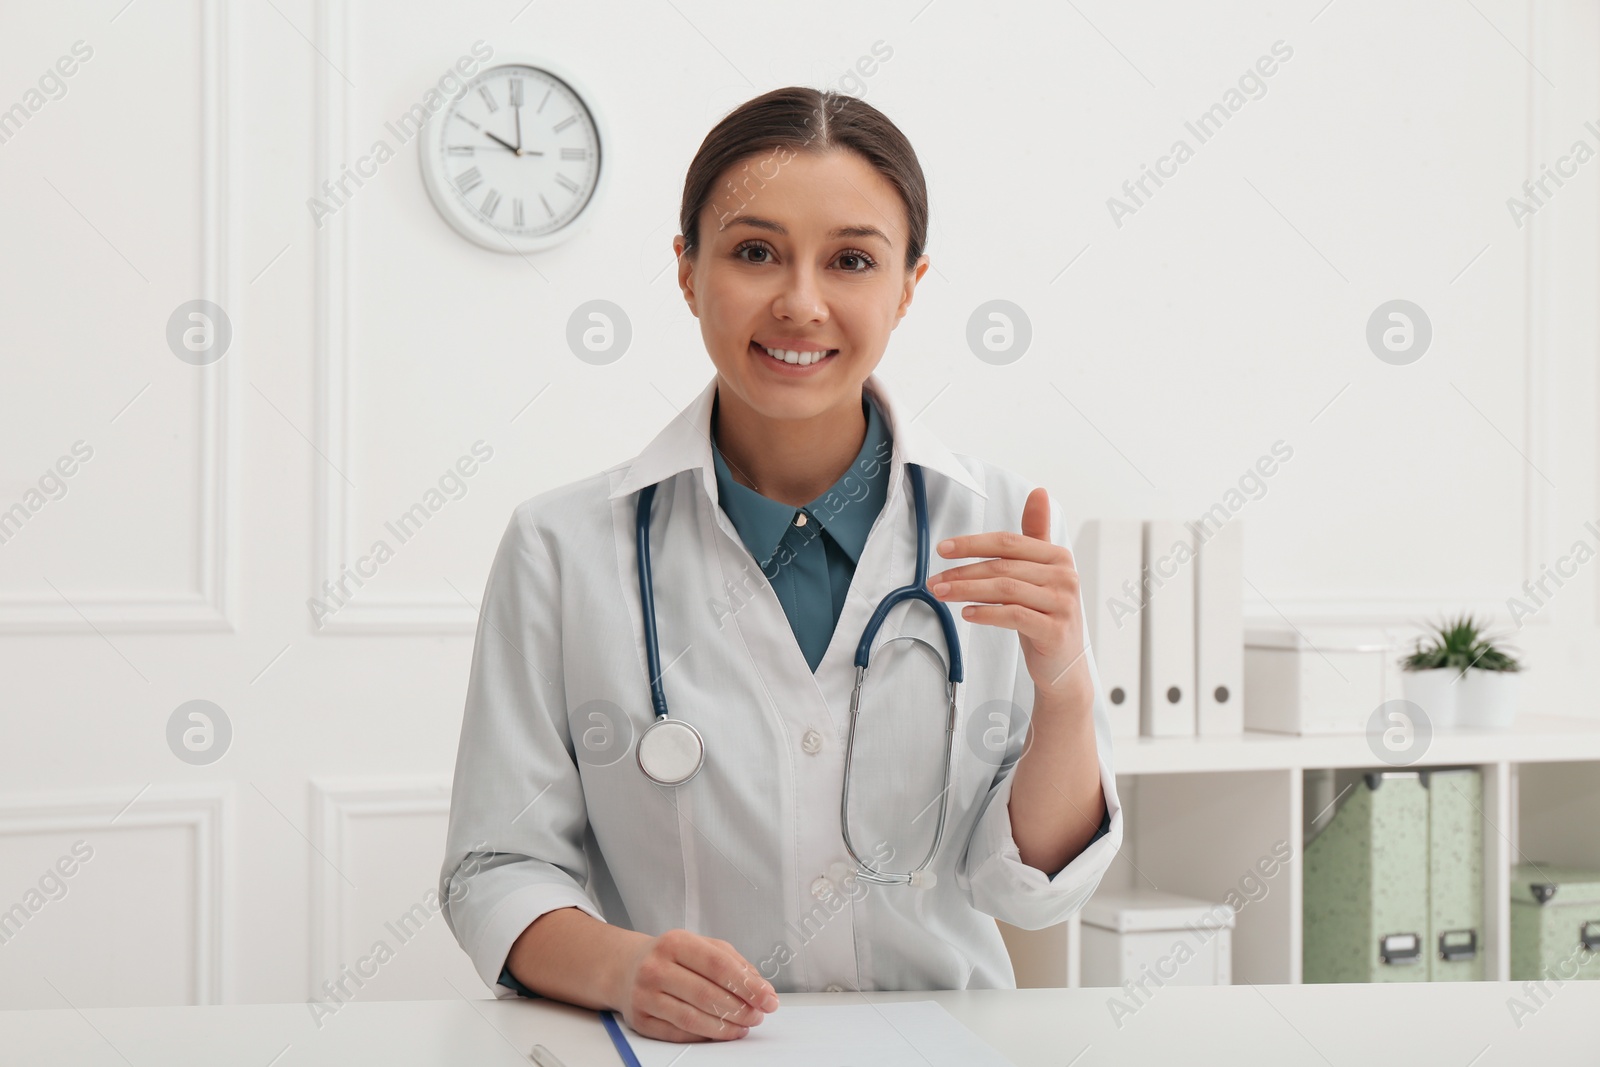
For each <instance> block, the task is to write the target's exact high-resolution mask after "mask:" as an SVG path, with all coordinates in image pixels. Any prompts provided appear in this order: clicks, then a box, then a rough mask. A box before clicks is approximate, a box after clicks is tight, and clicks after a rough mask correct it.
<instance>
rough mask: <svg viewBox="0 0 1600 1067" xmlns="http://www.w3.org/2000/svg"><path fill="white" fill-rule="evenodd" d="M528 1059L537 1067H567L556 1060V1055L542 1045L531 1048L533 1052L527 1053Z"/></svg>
mask: <svg viewBox="0 0 1600 1067" xmlns="http://www.w3.org/2000/svg"><path fill="white" fill-rule="evenodd" d="M528 1056H529V1058H530V1059H532V1060H533V1062H534V1063H537V1064H538V1065H539V1067H567V1065H566V1064H564V1063H562V1062H561V1061H560V1060H558V1059H556V1054H555V1053H554V1052H551V1051H550V1050H549V1049H547V1048H545V1047H544V1046H543V1045H535V1046H533V1051H532V1052H530V1053H528Z"/></svg>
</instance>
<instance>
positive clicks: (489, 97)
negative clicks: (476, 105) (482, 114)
mask: <svg viewBox="0 0 1600 1067" xmlns="http://www.w3.org/2000/svg"><path fill="white" fill-rule="evenodd" d="M478 95H479V96H481V97H483V103H484V106H485V107H487V108H488V109H489V112H490V113H491V114H493V113H494V112H496V111H499V110H500V105H499V104H497V103H495V100H494V95H493V94H492V93H490V92H489V87H488V86H487V85H480V86H478Z"/></svg>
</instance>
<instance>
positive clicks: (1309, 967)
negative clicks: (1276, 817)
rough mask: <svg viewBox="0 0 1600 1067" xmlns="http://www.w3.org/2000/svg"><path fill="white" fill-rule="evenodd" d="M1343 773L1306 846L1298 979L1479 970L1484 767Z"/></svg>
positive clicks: (1423, 978)
mask: <svg viewBox="0 0 1600 1067" xmlns="http://www.w3.org/2000/svg"><path fill="white" fill-rule="evenodd" d="M1340 778H1341V780H1342V782H1341V788H1340V790H1339V796H1340V797H1341V798H1342V799H1341V800H1340V802H1339V803H1338V806H1337V809H1336V810H1335V813H1334V815H1333V816H1332V818H1331V819H1329V820H1326V821H1324V822H1323V823H1322V825H1324V826H1325V829H1323V830H1322V831H1321V833H1318V834H1315V835H1314V836H1309V839H1308V841H1307V843H1306V846H1305V878H1304V882H1303V890H1304V893H1303V903H1304V924H1303V932H1304V938H1303V942H1302V947H1303V962H1302V968H1301V980H1302V981H1304V982H1307V983H1311V982H1427V981H1474V980H1479V979H1481V978H1482V977H1483V954H1482V951H1481V948H1482V946H1481V945H1480V943H1479V939H1480V937H1481V930H1482V916H1483V888H1482V886H1483V838H1482V819H1481V817H1480V816H1479V810H1480V809H1481V806H1482V802H1481V798H1482V787H1483V780H1482V776H1481V774H1480V773H1479V772H1478V770H1477V769H1476V768H1472V767H1467V768H1459V769H1457V768H1450V769H1441V770H1422V771H1368V772H1356V771H1343V772H1340Z"/></svg>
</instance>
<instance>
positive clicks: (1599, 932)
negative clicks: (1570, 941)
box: [1578, 922, 1600, 952]
mask: <svg viewBox="0 0 1600 1067" xmlns="http://www.w3.org/2000/svg"><path fill="white" fill-rule="evenodd" d="M1578 941H1579V943H1580V944H1582V945H1583V947H1584V948H1586V949H1588V950H1589V951H1590V952H1600V922H1586V923H1584V924H1583V925H1582V926H1580V927H1578Z"/></svg>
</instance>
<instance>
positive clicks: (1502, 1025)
mask: <svg viewBox="0 0 1600 1067" xmlns="http://www.w3.org/2000/svg"><path fill="white" fill-rule="evenodd" d="M1114 992H1115V991H1114V990H1107V989H1023V990H970V991H959V992H933V993H869V994H866V995H865V996H864V997H860V996H858V995H857V994H851V993H837V994H828V993H804V994H802V993H790V994H786V995H784V997H783V1000H784V1002H785V1003H786V1004H795V1005H799V1004H827V1003H858V1002H859V1001H860V1000H861V999H865V1000H868V1001H880V1002H881V1001H888V1000H922V999H931V1000H937V1001H939V1002H940V1003H942V1004H943V1005H944V1006H945V1007H946V1008H947V1009H948V1010H949V1011H950V1013H951V1014H952V1015H954V1016H955V1017H956V1018H958V1019H960V1020H961V1021H962V1022H963V1023H965V1024H966V1025H967V1026H969V1027H971V1028H972V1030H973V1031H974V1032H976V1033H977V1034H978V1035H979V1036H981V1037H983V1038H984V1039H985V1040H987V1041H988V1042H989V1043H990V1044H992V1045H993V1046H994V1047H995V1048H997V1049H998V1050H999V1051H1000V1052H1001V1053H1002V1054H1004V1055H1005V1056H1007V1057H1009V1058H1010V1059H1011V1060H1012V1061H1013V1062H1015V1063H1016V1064H1017V1067H1035V1065H1037V1067H1045V1065H1048V1067H1066V1065H1068V1064H1070V1065H1071V1067H1092V1065H1095V1064H1160V1065H1167V1064H1173V1065H1181V1067H1203V1065H1212V1064H1215V1065H1218V1067H1224V1065H1225V1067H1242V1065H1246V1064H1263V1065H1271V1067H1292V1065H1299V1064H1307V1065H1314V1067H1329V1065H1334V1067H1345V1065H1351V1067H1376V1065H1381V1064H1405V1065H1406V1067H1436V1065H1449V1067H1468V1065H1470V1067H1495V1065H1524V1064H1537V1063H1547V1064H1562V1065H1565V1064H1578V1063H1586V1064H1587V1063H1597V1062H1600V1049H1597V1048H1596V1037H1595V1030H1594V1020H1595V1019H1597V1018H1600V982H1568V983H1566V984H1565V985H1563V986H1560V987H1555V986H1551V987H1550V996H1549V997H1548V999H1547V1000H1546V1002H1545V1004H1544V1006H1543V1007H1541V1008H1539V1009H1538V1011H1537V1013H1536V1014H1534V1015H1532V1016H1525V1017H1524V1018H1523V1019H1522V1026H1521V1028H1520V1029H1519V1028H1518V1027H1517V1025H1516V1023H1515V1022H1514V1021H1513V1019H1512V1016H1511V1013H1510V1012H1509V1011H1508V1009H1507V1007H1506V1001H1507V1000H1508V998H1510V997H1512V996H1519V995H1521V988H1520V987H1519V986H1515V985H1510V984H1502V983H1495V982H1472V983H1461V984H1454V985H1445V984H1410V983H1407V984H1391V985H1323V986H1304V985H1302V986H1227V987H1214V988H1207V987H1201V988H1184V987H1168V988H1165V989H1158V990H1154V995H1153V996H1152V997H1151V998H1150V999H1149V1000H1148V1001H1147V1002H1146V1003H1145V1005H1144V1007H1143V1008H1141V1009H1140V1010H1139V1011H1138V1012H1137V1013H1136V1014H1135V1015H1133V1016H1132V1017H1125V1018H1124V1019H1123V1025H1122V1027H1121V1029H1120V1030H1119V1029H1118V1028H1117V1026H1116V1024H1115V1023H1114V1022H1113V1021H1112V1018H1111V1015H1110V1013H1109V1012H1108V1010H1107V1008H1106V999H1107V996H1108V995H1109V994H1111V993H1114ZM779 1010H780V1011H781V1010H782V1008H780V1009H779ZM535 1043H539V1044H543V1045H545V1046H546V1047H548V1048H549V1049H550V1050H551V1051H553V1052H555V1053H556V1055H558V1056H560V1057H561V1058H562V1060H563V1061H565V1063H566V1064H567V1067H617V1065H618V1064H619V1063H620V1061H619V1060H618V1058H617V1056H616V1053H615V1052H614V1051H613V1050H612V1048H611V1043H610V1041H609V1040H608V1039H607V1038H606V1035H605V1032H604V1030H603V1029H602V1028H601V1026H600V1023H599V1020H598V1016H596V1015H595V1014H593V1013H591V1012H585V1011H581V1010H579V1009H577V1008H572V1007H569V1006H567V1005H560V1004H555V1003H552V1002H548V1001H533V1000H527V999H519V1000H501V1001H493V1000H474V1001H466V1000H439V1001H390V1002H373V1003H360V1002H355V1003H351V1004H348V1005H346V1006H345V1007H344V1008H342V1009H341V1010H340V1011H339V1013H338V1014H337V1015H336V1016H334V1017H333V1018H331V1019H329V1018H325V1019H324V1020H323V1025H322V1028H321V1029H320V1030H319V1029H318V1028H317V1026H316V1024H315V1023H314V1022H313V1020H312V1016H311V1012H310V1011H309V1010H308V1009H307V1007H306V1006H305V1005H304V1004H255V1005H237V1006H226V1007H213V1008H98V1009H89V1010H85V1011H83V1012H82V1013H79V1012H77V1011H73V1010H70V1009H62V1010H59V1011H10V1012H0V1062H3V1063H5V1064H6V1065H7V1067H11V1065H14V1064H48V1065H51V1067H91V1065H92V1067H100V1065H105V1067H128V1065H130V1064H132V1065H133V1067H146V1065H150V1067H154V1065H158V1064H159V1065H164V1067H165V1065H171V1067H184V1065H191V1064H192V1065H195V1067H200V1065H204V1067H269V1065H270V1067H299V1065H304V1064H329V1065H338V1067H349V1065H366V1064H374V1065H380V1067H412V1065H422V1064H428V1065H435V1064H438V1065H448V1067H469V1065H475V1064H483V1065H505V1067H512V1065H515V1064H522V1065H524V1067H526V1064H528V1063H530V1062H531V1061H529V1060H528V1059H527V1058H526V1056H527V1053H528V1050H529V1049H531V1048H532V1047H533V1045H534V1044H535ZM685 1063H686V1067H692V1063H693V1054H692V1053H690V1055H689V1056H688V1057H686V1059H685Z"/></svg>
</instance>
